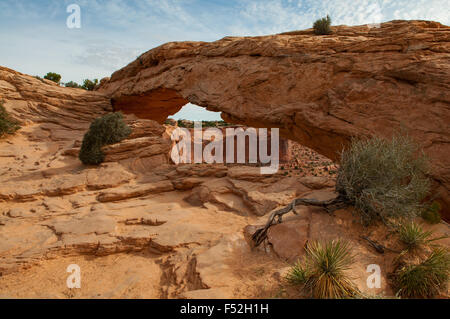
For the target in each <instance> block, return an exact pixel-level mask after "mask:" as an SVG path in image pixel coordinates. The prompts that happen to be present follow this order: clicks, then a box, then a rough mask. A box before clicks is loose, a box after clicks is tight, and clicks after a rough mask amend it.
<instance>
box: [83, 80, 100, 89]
mask: <svg viewBox="0 0 450 319" xmlns="http://www.w3.org/2000/svg"><path fill="white" fill-rule="evenodd" d="M97 84H98V79H94V80H93V81H92V80H89V79H86V80H84V82H83V85H82V86H81V88H82V89H85V90H87V91H94V89H95V87H96V86H97Z"/></svg>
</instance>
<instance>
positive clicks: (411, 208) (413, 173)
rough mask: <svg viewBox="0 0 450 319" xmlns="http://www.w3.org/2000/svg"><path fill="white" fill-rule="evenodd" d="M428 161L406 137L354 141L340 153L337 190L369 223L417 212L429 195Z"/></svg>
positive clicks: (411, 214) (412, 214) (364, 220)
mask: <svg viewBox="0 0 450 319" xmlns="http://www.w3.org/2000/svg"><path fill="white" fill-rule="evenodd" d="M427 172H428V161H427V159H426V157H425V156H424V155H423V154H422V153H421V152H419V148H418V146H417V145H416V144H415V143H414V142H413V141H412V140H411V139H410V138H409V137H407V136H403V135H395V136H394V137H392V139H391V140H386V139H382V138H379V137H373V138H371V139H367V140H359V141H356V140H354V141H353V142H352V144H351V147H350V148H349V149H348V150H344V151H343V152H342V155H341V161H340V167H339V171H338V176H337V181H336V191H337V193H338V194H339V196H340V197H341V198H343V199H344V201H345V202H346V203H347V204H349V205H352V206H354V207H355V208H356V209H357V211H358V212H359V213H360V214H361V219H362V221H363V222H364V223H365V224H368V223H369V222H371V221H372V220H374V219H377V218H381V219H382V220H383V221H386V218H389V217H395V218H398V217H406V218H410V217H414V216H417V215H419V214H420V213H421V212H422V210H423V207H424V205H423V204H422V201H423V200H424V198H425V197H426V196H427V195H428V192H429V189H430V181H429V178H428V177H427V176H426V173H427Z"/></svg>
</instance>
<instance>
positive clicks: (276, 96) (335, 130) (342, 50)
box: [99, 21, 450, 214]
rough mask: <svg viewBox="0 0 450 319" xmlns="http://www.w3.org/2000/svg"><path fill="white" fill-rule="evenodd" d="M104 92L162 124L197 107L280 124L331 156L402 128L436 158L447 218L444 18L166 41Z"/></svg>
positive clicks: (447, 37) (449, 108) (448, 52)
mask: <svg viewBox="0 0 450 319" xmlns="http://www.w3.org/2000/svg"><path fill="white" fill-rule="evenodd" d="M99 91H100V92H103V93H105V94H107V95H108V96H110V97H111V99H112V103H113V106H114V107H115V108H116V109H120V110H123V111H124V112H131V113H135V114H136V115H137V116H139V117H144V118H150V119H155V120H158V121H159V122H162V121H163V120H164V119H165V118H166V117H167V116H168V115H170V114H174V113H176V112H177V111H178V110H179V109H180V108H181V107H182V105H184V104H186V103H187V102H191V103H193V104H196V105H200V106H203V107H206V108H207V109H209V110H211V111H221V112H222V117H223V119H224V120H225V121H228V122H232V123H237V124H246V125H249V126H255V127H279V128H280V133H281V134H282V135H283V136H285V137H287V138H290V139H293V140H296V141H298V142H300V143H302V144H303V145H306V146H308V147H310V148H312V149H314V150H316V151H318V152H319V153H321V154H323V155H325V156H327V157H329V158H332V159H337V158H338V153H339V151H340V150H341V149H342V147H343V145H345V144H346V143H348V142H349V141H350V139H351V137H352V136H370V135H372V134H378V135H384V136H389V135H391V134H392V132H394V131H395V130H397V129H399V128H400V127H403V128H405V129H407V130H408V131H409V133H410V134H411V135H412V137H413V138H415V139H416V140H417V141H418V142H420V143H421V144H422V145H423V147H424V149H425V151H426V152H427V154H428V155H429V156H430V157H431V158H432V164H433V168H432V169H433V173H432V176H433V179H434V181H435V191H436V193H437V194H438V196H439V197H440V199H441V201H442V202H443V203H444V209H445V211H446V212H447V214H448V213H449V204H450V195H449V190H450V162H449V159H448V158H449V155H450V127H449V123H450V28H449V27H447V26H444V25H441V24H439V23H437V22H430V21H391V22H388V23H384V24H382V25H381V27H380V28H369V27H367V26H357V27H347V26H338V27H334V28H333V34H332V35H329V36H315V35H313V33H312V30H305V31H298V32H289V33H285V34H280V35H272V36H263V37H227V38H224V39H221V40H219V41H216V42H212V43H205V42H173V43H167V44H165V45H162V46H160V47H158V48H155V49H153V50H150V51H148V52H146V53H144V54H143V55H142V56H140V57H139V58H138V59H137V60H135V61H134V62H132V63H130V64H129V65H128V66H126V67H124V68H123V69H121V70H119V71H117V72H115V73H114V74H113V75H112V76H111V78H110V79H106V80H103V81H102V83H101V86H100V88H99Z"/></svg>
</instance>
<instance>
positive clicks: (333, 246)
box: [286, 240, 359, 299]
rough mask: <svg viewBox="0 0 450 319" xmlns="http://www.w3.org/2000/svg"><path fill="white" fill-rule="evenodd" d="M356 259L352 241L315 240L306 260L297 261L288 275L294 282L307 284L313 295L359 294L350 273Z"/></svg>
mask: <svg viewBox="0 0 450 319" xmlns="http://www.w3.org/2000/svg"><path fill="white" fill-rule="evenodd" d="M352 263H353V256H352V254H351V252H350V247H349V244H348V242H344V241H341V240H333V241H331V242H327V243H325V244H322V243H320V242H312V243H310V244H309V245H308V246H307V248H306V256H305V258H304V260H303V263H297V264H296V265H294V266H293V267H292V269H291V271H290V272H289V274H288V275H287V277H286V279H287V280H288V281H289V282H290V283H292V284H303V285H304V288H305V289H306V290H307V291H309V292H310V293H311V295H312V297H313V298H319V299H336V298H352V297H356V296H357V295H358V294H359V290H358V289H357V288H356V286H355V285H354V284H353V283H352V281H351V279H350V278H349V277H348V275H347V273H346V271H347V270H349V269H350V265H351V264H352Z"/></svg>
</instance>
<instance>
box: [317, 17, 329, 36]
mask: <svg viewBox="0 0 450 319" xmlns="http://www.w3.org/2000/svg"><path fill="white" fill-rule="evenodd" d="M330 26H331V18H330V16H329V15H327V17H326V18H322V19H318V20H316V21H315V22H314V25H313V28H314V33H315V34H317V35H326V34H330V33H331V28H330Z"/></svg>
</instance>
